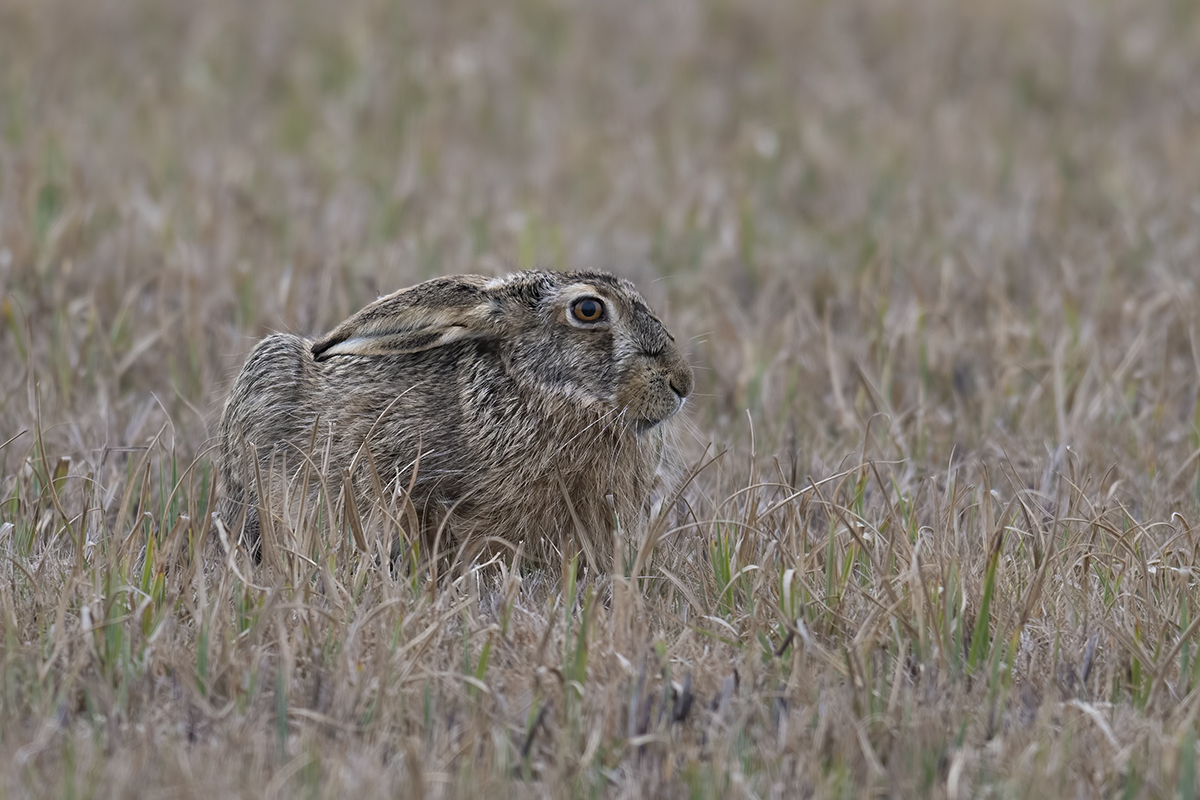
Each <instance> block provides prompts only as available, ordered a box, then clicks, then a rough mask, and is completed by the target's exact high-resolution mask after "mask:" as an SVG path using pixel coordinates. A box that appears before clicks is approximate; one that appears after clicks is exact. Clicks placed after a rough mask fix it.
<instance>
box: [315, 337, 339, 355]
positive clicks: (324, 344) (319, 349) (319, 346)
mask: <svg viewBox="0 0 1200 800" xmlns="http://www.w3.org/2000/svg"><path fill="white" fill-rule="evenodd" d="M339 341H341V339H338V338H335V337H333V336H327V337H325V338H324V339H321V340H320V341H317V342H313V346H312V355H313V359H314V360H315V361H324V360H325V358H324V355H325V351H327V350H328V349H329V348H331V347H333V346H334V345H335V344H337V343H338V342H339Z"/></svg>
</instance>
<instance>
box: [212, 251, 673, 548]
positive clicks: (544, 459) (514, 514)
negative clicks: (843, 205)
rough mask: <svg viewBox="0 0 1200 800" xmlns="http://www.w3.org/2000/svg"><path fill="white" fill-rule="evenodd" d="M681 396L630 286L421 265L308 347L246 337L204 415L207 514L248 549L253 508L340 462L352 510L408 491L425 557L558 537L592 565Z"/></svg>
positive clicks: (636, 511) (649, 471)
mask: <svg viewBox="0 0 1200 800" xmlns="http://www.w3.org/2000/svg"><path fill="white" fill-rule="evenodd" d="M691 391H692V370H691V367H690V366H689V365H688V363H687V361H686V360H685V359H684V357H683V355H682V354H681V353H680V351H679V348H678V347H677V346H676V344H675V340H674V338H673V337H672V336H671V334H670V333H668V332H667V329H666V328H665V327H664V326H663V324H662V322H660V321H659V319H658V318H657V317H655V316H654V314H653V312H652V311H651V310H650V308H649V306H648V305H647V304H646V301H645V300H644V299H643V298H642V296H641V294H639V293H638V291H637V289H636V288H635V287H634V285H633V284H632V283H630V282H629V281H626V280H621V279H618V278H615V277H613V276H611V275H608V274H605V273H602V272H569V273H559V272H542V271H534V272H519V273H516V274H513V275H508V276H506V277H502V278H486V277H481V276H477V275H459V276H453V277H446V278H436V279H433V280H429V281H426V282H424V283H421V284H418V285H416V286H413V287H411V288H409V289H405V290H402V291H399V292H396V293H394V294H391V295H388V296H386V297H382V298H380V299H379V300H377V301H375V302H374V303H371V304H370V305H368V306H367V307H365V308H363V309H362V310H361V311H359V312H358V313H357V314H354V315H353V316H352V317H350V318H349V319H347V320H346V321H345V322H343V323H342V324H341V325H339V326H337V328H335V329H334V330H333V331H332V332H331V333H329V334H327V335H326V336H323V337H320V338H318V339H316V340H309V339H302V338H300V337H298V336H293V335H290V334H282V333H280V334H274V335H272V336H268V337H267V338H266V339H264V340H262V341H261V342H260V343H259V344H258V345H257V346H256V347H255V348H254V350H253V351H252V352H251V353H250V356H249V357H248V358H247V359H246V364H245V366H244V367H243V368H242V371H241V374H239V375H238V377H237V380H236V382H235V383H234V386H233V390H232V393H231V394H230V397H229V399H228V401H227V402H226V404H225V409H224V413H223V415H222V418H221V427H220V442H219V448H220V453H219V461H218V465H219V477H220V481H221V502H220V505H219V506H218V515H219V517H220V519H221V520H222V523H223V524H224V525H225V527H226V528H228V529H229V530H230V531H231V532H232V534H233V535H235V536H236V535H237V534H238V533H243V534H244V536H245V541H246V543H247V545H248V546H249V547H250V548H251V549H252V550H253V551H254V552H255V553H258V552H259V537H260V536H261V531H262V530H263V527H264V526H263V525H262V524H261V520H260V517H259V515H260V513H261V512H262V511H265V512H266V513H269V514H271V515H272V516H273V517H275V518H279V517H280V516H281V514H282V511H281V508H280V505H281V504H282V501H281V500H280V499H279V498H281V497H283V496H288V495H289V492H288V491H287V487H289V486H293V485H294V484H295V482H296V479H297V476H299V475H300V474H301V472H302V470H303V469H304V467H305V464H306V463H307V464H308V465H309V469H310V473H309V474H310V475H315V474H316V473H315V472H314V471H312V470H321V471H322V473H323V474H324V475H325V476H326V479H327V481H328V483H327V485H328V486H330V487H331V488H330V493H331V495H332V496H333V497H334V498H336V497H337V496H338V493H339V491H341V489H342V487H343V476H344V475H347V474H348V475H349V482H348V484H346V485H348V486H349V487H350V488H351V494H352V495H353V496H352V497H351V498H348V499H349V500H352V501H353V502H354V505H355V507H356V509H358V510H361V512H362V516H363V517H364V518H365V517H366V516H367V510H368V509H371V508H373V507H376V505H377V504H380V503H382V504H384V505H386V503H387V502H388V500H389V499H392V498H398V497H401V496H402V495H403V494H405V493H407V494H408V496H407V500H411V502H412V508H415V515H416V516H417V517H418V518H419V526H420V528H421V530H419V531H410V532H409V533H410V534H411V535H419V536H421V537H423V540H424V542H425V543H426V544H427V545H428V544H430V543H432V542H434V541H435V539H436V540H437V541H438V543H439V546H440V548H441V551H442V552H446V551H447V550H448V549H449V548H451V547H457V548H461V549H462V550H463V551H464V552H466V553H467V554H468V555H469V556H470V555H474V554H477V553H479V552H481V551H483V550H484V549H485V548H488V543H489V542H491V543H495V542H504V543H508V544H510V545H513V546H515V545H517V544H518V543H520V542H522V541H524V542H525V543H526V548H525V552H526V553H527V554H530V555H532V556H534V557H543V558H544V557H548V556H549V555H550V554H551V553H553V552H556V551H562V550H564V549H565V548H570V549H572V550H574V551H579V552H582V554H583V555H584V556H585V558H588V559H589V560H594V561H596V562H597V563H596V564H595V566H597V567H600V568H607V567H608V566H610V565H611V558H612V542H613V531H614V528H615V526H616V525H618V524H619V525H621V526H622V527H623V528H624V529H626V530H633V529H636V527H637V526H638V525H640V524H642V523H644V521H645V516H646V514H647V511H648V507H649V499H650V493H651V488H652V486H653V484H654V481H655V477H656V474H657V472H658V470H659V466H660V462H661V460H662V454H663V442H664V440H663V435H664V432H663V428H664V425H663V423H664V422H666V421H667V420H668V419H670V418H671V417H672V416H673V415H674V414H675V413H676V412H677V411H679V409H680V408H681V406H682V405H683V402H684V398H686V397H687V396H688V394H689V393H690V392H691ZM252 454H253V455H252ZM256 460H257V463H256ZM414 472H415V476H414ZM289 482H291V483H289ZM312 483H313V484H315V481H312ZM264 485H265V486H267V487H268V488H267V489H266V491H265V494H266V495H267V500H268V502H264V499H263V498H260V497H259V496H258V491H259V487H262V486H264ZM410 488H411V491H410ZM381 490H382V495H383V496H382V497H381V496H380V494H381ZM295 494H296V490H295V489H294V488H292V489H291V490H290V496H291V497H293V498H294V497H295ZM346 500H347V498H345V497H343V501H346ZM405 508H408V506H407V505H406V506H405ZM393 516H397V515H396V514H393ZM398 518H399V520H400V521H401V522H402V523H403V520H404V519H405V517H404V515H403V514H400V515H398ZM409 519H412V516H411V515H410V516H409ZM409 527H411V526H409Z"/></svg>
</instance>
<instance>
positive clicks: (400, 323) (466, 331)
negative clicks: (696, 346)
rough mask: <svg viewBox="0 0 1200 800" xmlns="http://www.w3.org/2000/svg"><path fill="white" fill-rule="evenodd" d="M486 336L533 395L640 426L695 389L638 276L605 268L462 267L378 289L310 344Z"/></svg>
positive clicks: (379, 350)
mask: <svg viewBox="0 0 1200 800" xmlns="http://www.w3.org/2000/svg"><path fill="white" fill-rule="evenodd" d="M463 340H478V341H482V342H486V343H488V346H489V348H494V352H495V353H496V354H497V356H498V357H499V359H500V361H501V362H502V363H503V365H504V371H505V372H506V373H507V374H508V376H509V377H510V378H511V379H512V380H514V381H515V382H516V383H517V384H518V385H519V386H521V387H522V388H523V389H524V390H525V391H527V392H529V396H530V397H538V398H542V399H543V400H546V399H550V400H552V401H553V402H557V403H562V404H564V405H565V406H579V407H585V408H588V409H590V410H592V411H593V412H595V413H598V414H601V415H603V416H605V417H608V418H610V419H612V420H613V421H614V422H616V423H618V424H623V425H624V426H626V427H627V428H628V429H630V430H632V431H634V432H635V433H641V432H643V431H646V430H649V429H651V428H653V427H654V426H656V425H657V424H658V423H660V422H662V421H663V420H666V419H667V418H669V417H670V416H672V415H673V414H675V412H676V411H678V410H679V408H680V407H681V406H682V404H683V400H684V398H685V397H687V395H688V394H689V393H690V392H691V391H692V370H691V367H690V366H688V363H687V361H685V360H684V358H683V355H682V354H681V353H680V351H679V348H678V347H676V345H675V340H674V338H673V337H672V336H671V334H670V333H668V332H667V329H666V328H665V327H664V326H663V324H662V322H660V321H659V319H658V318H657V317H655V316H654V314H653V312H652V311H651V310H650V308H649V306H648V305H647V303H646V301H645V299H644V298H643V297H642V296H641V294H640V293H639V292H638V290H637V289H636V288H635V287H634V285H633V284H632V283H630V282H629V281H626V280H621V279H619V278H615V277H613V276H612V275H608V274H606V273H603V272H566V273H558V272H542V271H535V272H520V273H516V274H513V275H508V276H506V277H503V278H495V279H487V278H481V277H478V276H457V277H453V278H442V279H435V280H432V281H427V282H425V283H423V284H419V285H418V286H415V287H413V288H411V289H408V290H405V291H402V292H398V293H396V294H394V295H390V296H388V297H385V298H381V299H380V300H378V301H377V302H375V303H373V304H372V305H370V306H367V307H366V308H364V309H363V310H362V311H360V312H359V313H358V314H355V315H354V316H353V317H351V318H350V319H348V320H347V321H346V322H344V323H343V324H342V325H340V326H338V328H337V329H335V330H334V331H333V332H332V333H330V334H329V335H328V336H326V337H325V338H324V339H321V340H319V341H318V342H316V343H315V344H314V345H313V355H314V356H315V357H316V358H317V360H318V361H322V360H325V359H327V358H330V357H332V356H336V355H349V354H356V355H380V356H382V355H400V354H405V353H414V352H419V351H423V350H429V349H432V348H436V347H440V346H443V345H447V344H451V343H453V342H458V341H463Z"/></svg>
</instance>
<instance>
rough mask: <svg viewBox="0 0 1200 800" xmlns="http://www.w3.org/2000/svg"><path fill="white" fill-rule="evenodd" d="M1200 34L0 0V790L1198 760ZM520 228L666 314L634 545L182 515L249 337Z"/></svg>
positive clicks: (325, 313)
mask: <svg viewBox="0 0 1200 800" xmlns="http://www.w3.org/2000/svg"><path fill="white" fill-rule="evenodd" d="M1197 75H1200V6H1197V5H1196V4H1195V3H1194V2H1188V1H1187V0H1178V1H1177V2H1141V1H1140V0H1139V1H1136V2H1135V0H1113V2H1105V3H1098V2H1084V1H1083V0H1062V1H1061V2H1035V1H1034V0H982V1H981V2H973V3H952V2H949V1H948V0H914V2H903V3H901V2H889V1H888V0H845V1H841V0H839V2H798V3H793V2H787V1H786V0H753V1H752V2H740V1H739V2H734V1H733V0H729V1H728V2H726V1H725V0H715V1H714V2H673V3H661V4H655V3H639V2H633V0H628V1H625V0H619V1H618V2H604V3H590V4H585V3H572V2H560V1H557V0H518V2H515V3H511V4H488V3H477V4H466V3H438V4H434V3H429V4H423V3H413V4H409V5H408V6H405V5H393V4H388V3H384V2H379V1H377V0H347V1H346V2H341V3H336V4H335V3H314V2H303V3H286V2H281V1H280V0H265V2H259V3H241V2H232V1H231V0H216V2H209V3H195V4H184V3H174V4H168V3H151V2H140V1H139V0H131V1H130V2H117V0H97V1H96V2H87V3H68V2H58V1H56V0H49V1H47V2H40V1H39V2H33V0H28V1H26V2H22V1H21V0H3V2H0V287H2V289H3V295H2V297H0V618H2V620H3V622H2V628H3V633H2V636H0V765H2V766H0V794H4V795H5V796H14V797H20V796H27V795H28V796H34V795H36V796H47V795H61V796H97V797H116V796H121V797H126V796H147V797H152V796H153V797H161V796H171V797H174V796H186V797H205V798H207V797H227V796H237V795H244V796H293V795H294V796H307V795H313V796H355V797H363V798H365V797H389V796H395V795H398V794H399V795H413V796H428V797H449V796H465V795H488V796H491V795H499V796H547V797H549V796H554V797H562V796H621V797H626V796H628V797H637V796H668V797H669V796H678V797H682V796H689V797H690V796H695V797H713V796H749V797H766V796H804V795H815V796H822V797H826V796H844V797H857V796H864V795H876V796H878V795H890V796H897V797H900V796H914V795H925V796H935V797H941V796H945V797H967V796H1038V797H1044V796H1070V797H1090V796H1125V797H1168V796H1191V795H1192V794H1193V793H1194V790H1195V783H1196V755H1197V751H1196V740H1197V736H1196V730H1197V721H1196V714H1197V710H1198V709H1200V689H1198V686H1200V659H1198V658H1197V657H1196V650H1197V636H1196V630H1197V627H1196V626H1197V620H1198V619H1200V617H1197V604H1198V601H1200V594H1198V592H1197V584H1196V575H1195V566H1194V565H1195V563H1196V560H1197V547H1198V546H1200V542H1198V541H1197V535H1196V532H1195V530H1194V528H1193V525H1194V524H1195V523H1196V522H1197V518H1198V512H1200V460H1198V458H1197V453H1198V452H1200V405H1198V399H1197V396H1198V386H1200V379H1198V376H1200V330H1198V328H1200V325H1198V322H1197V309H1200V289H1198V287H1197V283H1196V281H1197V270H1198V265H1200V235H1198V234H1197V231H1200V224H1198V223H1200V80H1197V79H1196V76H1197ZM534 264H540V265H544V266H549V267H567V266H571V267H579V268H588V267H600V268H607V269H612V270H614V271H617V272H620V273H621V274H623V275H625V276H627V277H629V278H631V279H633V280H635V281H636V282H637V283H638V284H639V285H640V286H641V287H642V289H643V290H644V291H645V292H646V294H647V295H648V297H649V299H650V300H651V301H652V302H653V303H654V305H655V307H656V308H657V309H658V310H659V311H660V312H661V313H662V315H663V316H664V318H665V319H666V321H667V322H668V324H669V326H670V327H671V329H672V330H673V331H675V332H676V333H677V334H681V335H682V336H684V337H690V340H691V346H690V354H691V359H692V361H693V363H694V364H695V365H696V368H697V396H696V397H695V398H694V402H693V403H691V404H690V405H689V418H688V424H687V426H686V427H685V429H683V430H682V432H681V433H680V434H679V435H678V437H677V438H678V443H677V444H678V451H679V454H680V456H679V458H680V471H681V473H682V474H683V475H685V476H686V475H688V474H690V468H691V466H692V465H695V466H697V467H698V466H701V465H704V468H703V469H701V470H699V472H698V473H697V474H696V475H695V477H694V479H693V480H692V481H691V482H690V483H688V484H687V485H686V488H685V489H684V490H683V494H682V497H681V499H680V500H679V501H678V502H675V503H666V504H664V507H663V509H662V513H661V515H660V517H659V520H658V523H657V527H656V528H655V529H654V531H655V533H656V534H660V535H661V540H660V541H659V542H658V547H657V549H653V550H651V548H649V547H648V546H642V547H640V548H639V543H638V542H636V541H631V542H629V543H628V557H627V558H626V560H625V563H624V566H623V569H621V570H619V571H618V573H617V574H615V575H613V576H611V577H608V576H597V575H594V574H584V575H583V576H582V578H580V579H579V580H578V581H576V571H575V570H574V569H573V568H572V567H571V565H570V564H564V565H562V568H561V569H558V570H553V569H550V570H547V569H545V568H534V567H530V566H529V565H522V564H513V563H511V562H510V563H503V564H502V563H493V564H490V565H487V566H482V567H480V566H477V565H476V566H472V565H470V564H461V563H459V564H450V565H446V564H445V562H444V561H443V562H435V563H440V564H441V566H440V567H439V571H438V572H437V573H436V574H431V572H430V571H429V570H426V569H407V568H399V569H395V570H391V569H388V568H386V567H380V566H377V559H376V557H375V553H366V554H364V553H362V552H360V550H359V549H358V548H357V547H355V544H354V537H353V536H352V535H351V534H352V531H351V530H350V526H349V525H348V524H347V525H345V526H343V528H342V530H343V533H344V536H343V537H342V538H341V539H339V540H336V541H326V540H323V539H322V538H321V537H319V536H315V535H312V534H313V531H312V530H311V529H310V528H303V527H302V528H301V530H299V531H298V536H297V539H296V541H295V545H294V547H292V548H290V549H288V550H285V551H281V552H278V553H276V554H275V555H274V556H273V557H272V559H271V560H270V561H264V563H263V565H261V566H260V565H255V564H254V563H253V562H252V561H250V560H249V559H247V558H246V556H245V554H244V553H234V554H233V555H232V556H227V555H226V553H227V550H226V549H225V548H223V547H222V545H221V543H219V542H213V541H211V540H209V541H205V537H206V535H207V534H206V531H207V528H206V527H205V525H204V520H205V519H206V517H207V514H208V509H210V508H211V499H212V497H211V491H210V490H211V486H212V481H211V475H212V471H211V455H210V453H209V452H208V450H207V447H208V446H209V443H210V438H209V437H210V435H211V433H212V430H213V428H212V424H213V422H214V421H215V415H216V412H217V410H218V409H219V404H220V402H221V400H222V399H223V397H224V394H225V391H226V389H227V387H228V384H229V381H230V380H231V378H232V376H233V375H234V374H235V373H236V370H237V368H238V366H239V365H240V363H241V360H242V358H243V357H244V355H245V353H246V352H247V351H248V350H249V348H250V347H251V346H252V344H253V342H254V341H255V340H256V339H258V338H259V337H261V336H262V335H264V334H266V333H267V332H269V331H272V330H290V331H295V332H299V333H304V334H311V333H318V332H322V331H326V330H329V329H330V328H331V327H332V326H333V325H334V324H336V323H337V322H338V321H339V320H341V319H343V318H344V317H345V316H346V315H347V314H348V313H350V312H352V311H354V310H355V309H357V308H359V307H361V306H362V305H363V304H364V303H365V302H367V301H369V300H371V299H373V298H374V297H375V296H376V295H377V294H379V293H383V292H387V291H391V290H394V289H396V288H400V287H402V286H406V285H410V284H412V283H414V282H415V281H417V280H419V279H421V278H424V277H428V276H431V275H434V274H450V273H460V272H482V273H489V274H493V273H499V272H503V271H506V270H507V269H509V268H512V267H524V266H532V265H534ZM710 444H711V446H709V445H710ZM706 448H707V449H706ZM367 544H368V546H369V547H373V548H375V551H376V552H378V547H379V544H378V543H367ZM688 697H690V698H691V702H690V705H689V704H688V703H687V702H686V701H685V698H688Z"/></svg>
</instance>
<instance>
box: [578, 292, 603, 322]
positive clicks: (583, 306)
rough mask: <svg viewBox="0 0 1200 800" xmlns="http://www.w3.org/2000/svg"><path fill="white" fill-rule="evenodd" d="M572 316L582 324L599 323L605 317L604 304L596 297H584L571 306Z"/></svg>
mask: <svg viewBox="0 0 1200 800" xmlns="http://www.w3.org/2000/svg"><path fill="white" fill-rule="evenodd" d="M571 314H572V315H574V317H575V319H577V320H579V321H580V322H599V321H600V320H601V319H602V318H603V317H604V303H601V302H600V301H599V300H597V299H596V298H594V297H584V298H581V299H579V300H576V301H575V303H574V304H573V305H572V306H571Z"/></svg>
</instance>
